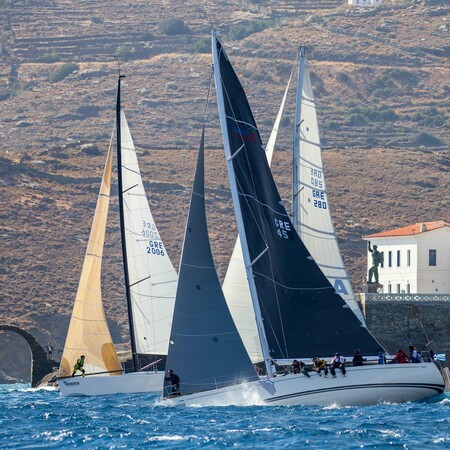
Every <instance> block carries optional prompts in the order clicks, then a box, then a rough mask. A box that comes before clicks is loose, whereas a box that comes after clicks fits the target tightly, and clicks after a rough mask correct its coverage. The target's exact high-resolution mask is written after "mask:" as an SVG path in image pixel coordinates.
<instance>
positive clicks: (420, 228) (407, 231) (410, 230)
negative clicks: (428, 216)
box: [363, 220, 450, 239]
mask: <svg viewBox="0 0 450 450" xmlns="http://www.w3.org/2000/svg"><path fill="white" fill-rule="evenodd" d="M443 227H450V223H447V222H444V221H443V220H438V221H436V222H419V223H414V224H412V225H408V226H406V227H402V228H395V229H394V230H388V231H382V232H381V233H375V234H368V235H367V236H363V238H364V239H368V238H377V237H388V236H412V235H414V234H420V233H425V232H427V231H432V230H437V229H438V228H443Z"/></svg>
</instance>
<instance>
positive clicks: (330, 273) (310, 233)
mask: <svg viewBox="0 0 450 450" xmlns="http://www.w3.org/2000/svg"><path fill="white" fill-rule="evenodd" d="M321 152H322V149H321V144H320V135H319V125H318V122H317V113H316V104H315V101H314V94H313V91H312V87H311V79H310V76H309V72H308V64H307V61H306V58H305V56H304V48H301V49H300V64H299V72H298V79H297V100H296V116H295V131H294V170H293V185H292V190H293V200H292V216H293V218H292V222H293V224H294V227H295V229H296V230H297V232H298V233H299V235H300V238H301V239H302V241H303V242H304V244H305V245H306V247H307V248H308V250H309V251H310V253H311V255H312V257H313V258H314V260H315V261H316V263H317V264H318V266H319V267H320V268H321V270H322V272H323V273H324V275H325V276H326V277H327V278H328V280H329V281H330V283H331V285H332V286H334V288H335V291H336V293H338V294H339V295H340V296H341V297H342V298H343V299H344V300H345V302H346V303H347V305H348V306H349V307H350V308H351V309H352V311H353V312H354V313H355V315H356V316H357V317H358V319H359V320H360V321H361V323H362V324H364V323H365V322H364V318H363V316H362V313H361V310H360V308H359V306H358V303H357V302H356V300H355V296H354V293H353V290H352V286H351V282H350V279H349V277H348V275H347V271H346V269H345V266H344V262H343V260H342V256H341V252H340V250H339V245H338V242H337V236H336V232H335V230H334V226H333V221H332V218H331V212H330V203H329V201H328V195H327V191H326V185H325V176H324V171H323V164H322V154H321Z"/></svg>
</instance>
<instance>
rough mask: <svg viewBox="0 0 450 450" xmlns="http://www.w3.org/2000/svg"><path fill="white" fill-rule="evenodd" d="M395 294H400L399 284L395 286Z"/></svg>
mask: <svg viewBox="0 0 450 450" xmlns="http://www.w3.org/2000/svg"><path fill="white" fill-rule="evenodd" d="M397 294H400V284H399V283H398V284H397Z"/></svg>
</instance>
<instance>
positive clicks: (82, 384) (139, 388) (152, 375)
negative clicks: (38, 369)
mask: <svg viewBox="0 0 450 450" xmlns="http://www.w3.org/2000/svg"><path fill="white" fill-rule="evenodd" d="M163 383H164V372H135V373H127V374H125V375H113V376H104V375H98V376H86V377H82V376H77V377H72V378H62V379H60V380H58V384H59V389H60V393H61V396H62V397H83V396H95V395H113V394H135V393H139V392H157V391H161V390H162V387H163Z"/></svg>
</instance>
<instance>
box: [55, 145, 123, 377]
mask: <svg viewBox="0 0 450 450" xmlns="http://www.w3.org/2000/svg"><path fill="white" fill-rule="evenodd" d="M111 175H112V140H111V142H110V145H109V149H108V155H107V158H106V164H105V169H104V172H103V178H102V184H101V187H100V193H99V196H98V200H97V206H96V209H95V216H94V221H93V223H92V229H91V234H90V236H89V243H88V247H87V251H86V256H85V258H84V263H83V270H82V272H81V278H80V283H79V285H78V291H77V296H76V299H75V305H74V307H73V312H72V318H71V320H70V325H69V331H68V333H67V337H66V344H65V346H64V352H63V356H62V360H61V366H60V371H59V376H70V375H71V374H72V370H73V367H74V365H75V364H76V362H77V359H78V358H79V357H80V356H81V355H85V363H84V369H85V371H86V375H87V374H95V373H103V374H104V375H106V373H105V372H107V373H109V374H110V375H119V374H121V373H122V366H121V364H120V362H119V358H118V356H117V353H116V350H115V348H114V344H113V341H112V338H111V334H110V332H109V328H108V324H107V322H106V317H105V312H104V309H103V302H102V293H101V267H102V256H103V245H104V241H105V232H106V221H107V217H108V208H109V196H110V189H111ZM78 374H80V373H78Z"/></svg>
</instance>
